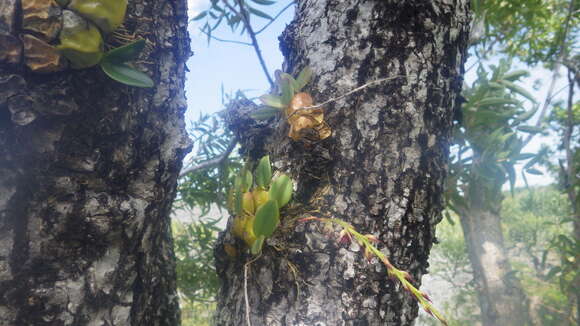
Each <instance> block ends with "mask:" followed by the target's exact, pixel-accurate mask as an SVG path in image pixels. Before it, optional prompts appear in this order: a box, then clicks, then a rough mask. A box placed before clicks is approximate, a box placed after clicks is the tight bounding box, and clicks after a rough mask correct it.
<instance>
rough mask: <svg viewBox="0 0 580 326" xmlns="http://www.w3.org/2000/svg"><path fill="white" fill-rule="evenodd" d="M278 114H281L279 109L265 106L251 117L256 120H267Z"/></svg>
mask: <svg viewBox="0 0 580 326" xmlns="http://www.w3.org/2000/svg"><path fill="white" fill-rule="evenodd" d="M278 113H280V110H279V109H276V108H274V107H271V106H263V107H260V108H258V109H257V110H256V111H254V112H252V113H250V117H252V119H254V120H267V119H270V118H272V117H274V116H276V114H278Z"/></svg>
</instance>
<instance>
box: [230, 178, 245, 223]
mask: <svg viewBox="0 0 580 326" xmlns="http://www.w3.org/2000/svg"><path fill="white" fill-rule="evenodd" d="M243 193H244V192H243V191H242V177H241V176H240V175H237V176H236V178H235V180H234V190H233V197H234V212H235V214H236V216H242V213H243V212H244V209H243V198H242V194H243Z"/></svg>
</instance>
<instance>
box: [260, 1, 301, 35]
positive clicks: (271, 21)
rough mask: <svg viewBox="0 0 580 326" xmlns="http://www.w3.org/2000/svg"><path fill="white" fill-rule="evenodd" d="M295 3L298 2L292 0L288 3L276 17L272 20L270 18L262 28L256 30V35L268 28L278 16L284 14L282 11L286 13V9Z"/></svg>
mask: <svg viewBox="0 0 580 326" xmlns="http://www.w3.org/2000/svg"><path fill="white" fill-rule="evenodd" d="M295 3H296V2H294V1H290V3H289V4H288V5H286V7H284V9H282V10H280V11H279V12H278V14H277V15H276V16H274V18H272V20H270V21H269V22H268V23H267V24H266V25H264V27H262V28H260V30H259V31H257V32H256V35H258V34H260V33H262V32H263V31H264V30H265V29H266V28H268V26H270V25H272V23H273V22H274V21H276V19H278V17H280V15H282V13H284V11H286V9H288V8H290V7H291V6H292V5H293V4H295Z"/></svg>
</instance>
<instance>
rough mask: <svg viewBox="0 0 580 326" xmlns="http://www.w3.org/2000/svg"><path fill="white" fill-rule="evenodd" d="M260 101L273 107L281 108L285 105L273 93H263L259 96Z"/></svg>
mask: <svg viewBox="0 0 580 326" xmlns="http://www.w3.org/2000/svg"><path fill="white" fill-rule="evenodd" d="M260 101H262V103H264V105H267V106H271V107H273V108H278V109H283V108H285V107H286V105H284V104H282V98H281V97H280V96H278V95H274V94H264V95H262V96H260Z"/></svg>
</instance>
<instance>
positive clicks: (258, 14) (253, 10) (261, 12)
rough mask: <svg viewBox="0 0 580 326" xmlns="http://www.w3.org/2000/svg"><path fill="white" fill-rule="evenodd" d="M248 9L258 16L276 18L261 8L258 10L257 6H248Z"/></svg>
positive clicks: (269, 18)
mask: <svg viewBox="0 0 580 326" xmlns="http://www.w3.org/2000/svg"><path fill="white" fill-rule="evenodd" d="M248 10H249V11H250V13H252V14H254V15H256V16H258V17H262V18H265V19H268V20H273V19H274V18H272V16H270V15H268V14H267V13H265V12H263V11H261V10H258V9H256V8H252V7H250V6H248Z"/></svg>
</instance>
